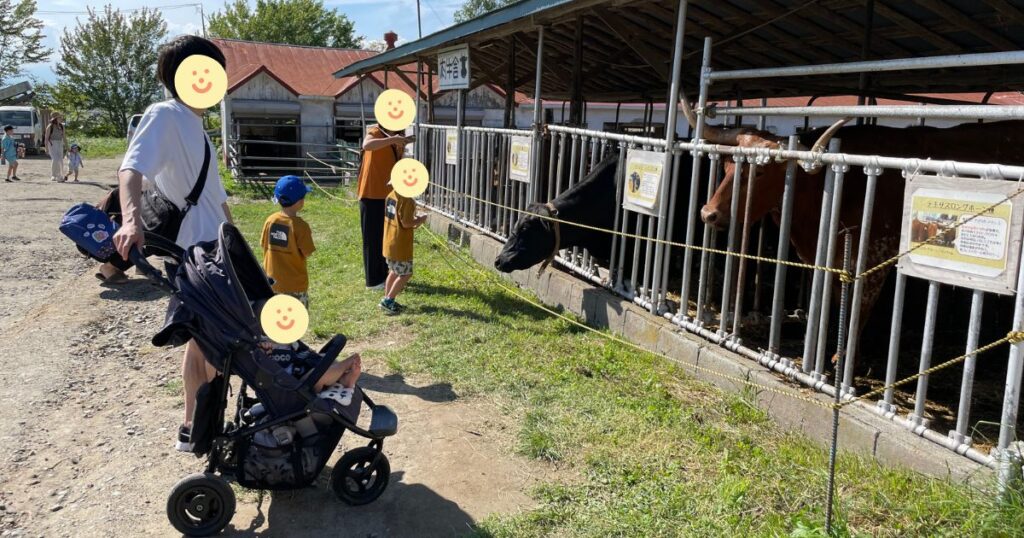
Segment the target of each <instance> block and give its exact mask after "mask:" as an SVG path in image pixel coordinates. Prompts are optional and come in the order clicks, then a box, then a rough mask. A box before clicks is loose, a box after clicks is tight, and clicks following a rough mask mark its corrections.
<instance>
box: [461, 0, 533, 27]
mask: <svg viewBox="0 0 1024 538" xmlns="http://www.w3.org/2000/svg"><path fill="white" fill-rule="evenodd" d="M516 1H518V0H466V3H464V4H462V7H461V8H459V10H458V11H456V12H455V22H466V21H468V20H470V19H475V18H477V17H479V16H480V15H483V14H485V13H488V12H490V11H494V10H495V9H498V8H499V7H505V6H507V5H509V4H511V3H513V2H516Z"/></svg>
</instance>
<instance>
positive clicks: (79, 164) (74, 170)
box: [64, 144, 85, 182]
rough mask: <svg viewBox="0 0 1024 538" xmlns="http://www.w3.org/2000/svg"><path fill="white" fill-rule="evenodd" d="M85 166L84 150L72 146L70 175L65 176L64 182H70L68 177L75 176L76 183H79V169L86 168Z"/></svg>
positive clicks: (69, 159)
mask: <svg viewBox="0 0 1024 538" xmlns="http://www.w3.org/2000/svg"><path fill="white" fill-rule="evenodd" d="M84 167H85V164H84V161H83V160H82V148H80V147H78V144H71V150H70V151H68V173H67V175H65V176H64V181H67V180H68V176H70V175H71V174H75V181H76V182H77V181H78V169H79V168H84Z"/></svg>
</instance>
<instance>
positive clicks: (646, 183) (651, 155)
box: [622, 150, 665, 215]
mask: <svg viewBox="0 0 1024 538" xmlns="http://www.w3.org/2000/svg"><path fill="white" fill-rule="evenodd" d="M664 166H665V155H664V154H663V153H659V152H656V151H644V150H630V151H629V153H627V154H626V172H625V174H626V176H625V181H624V182H623V183H624V184H623V189H624V191H625V192H623V196H622V207H623V208H624V209H628V210H630V211H634V212H637V213H643V214H644V215H657V214H658V211H659V205H658V194H659V192H660V190H661V181H662V175H663V174H662V171H663V170H664Z"/></svg>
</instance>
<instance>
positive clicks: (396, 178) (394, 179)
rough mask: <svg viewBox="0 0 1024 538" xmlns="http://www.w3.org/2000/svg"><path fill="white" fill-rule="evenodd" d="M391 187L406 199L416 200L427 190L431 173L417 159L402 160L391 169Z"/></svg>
mask: <svg viewBox="0 0 1024 538" xmlns="http://www.w3.org/2000/svg"><path fill="white" fill-rule="evenodd" d="M389 183H390V184H391V187H392V188H393V189H395V191H396V192H398V194H401V195H402V196H404V197H406V198H415V197H417V196H419V195H421V194H423V191H425V190H427V185H429V184H430V172H427V167H426V166H423V163H421V162H419V161H417V160H416V159H402V160H400V161H398V162H397V163H395V166H394V167H393V168H392V169H391V181H390V182H389Z"/></svg>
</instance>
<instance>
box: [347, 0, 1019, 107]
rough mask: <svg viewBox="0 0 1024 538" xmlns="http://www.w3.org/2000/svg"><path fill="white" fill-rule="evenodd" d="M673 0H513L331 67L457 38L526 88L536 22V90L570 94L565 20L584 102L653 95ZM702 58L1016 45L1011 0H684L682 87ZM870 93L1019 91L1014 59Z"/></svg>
mask: <svg viewBox="0 0 1024 538" xmlns="http://www.w3.org/2000/svg"><path fill="white" fill-rule="evenodd" d="M677 6H678V0H575V1H573V0H523V1H520V2H516V3H514V4H511V5H509V6H506V7H504V8H502V9H499V10H496V11H493V12H490V13H488V14H486V15H483V16H481V17H478V18H476V19H473V20H471V21H467V22H464V23H462V24H458V25H455V26H452V27H450V28H447V29H445V30H442V31H439V32H436V33H434V34H431V35H429V36H427V37H424V38H423V39H420V40H417V41H412V42H409V43H406V44H404V45H402V46H401V47H398V48H395V49H393V50H390V51H387V52H385V53H382V54H380V55H378V56H374V57H372V58H366V59H362V60H359V61H357V62H355V63H353V64H351V65H349V66H348V67H346V68H345V69H342V70H340V71H338V72H336V73H335V76H336V77H340V78H345V77H349V76H352V75H354V74H359V73H367V72H372V71H375V70H379V69H382V68H384V67H387V66H395V65H402V64H406V63H409V62H412V61H415V60H416V59H417V58H422V59H424V60H427V61H430V62H434V61H435V57H436V53H437V51H438V50H440V49H443V48H445V47H449V46H452V45H456V44H460V43H469V45H470V47H471V52H470V62H471V67H472V75H473V78H474V80H473V83H474V84H480V83H484V82H496V83H499V84H501V85H503V86H504V85H505V84H506V80H507V78H508V77H507V73H508V71H509V65H508V62H509V59H510V58H513V57H514V58H515V68H514V73H515V78H516V80H515V84H516V87H517V89H518V90H520V91H523V92H526V93H528V94H530V95H532V93H533V81H534V69H535V64H536V58H535V56H534V53H535V51H536V48H537V47H536V46H537V34H538V32H537V27H538V25H543V26H544V27H545V33H544V40H545V51H544V70H543V76H542V97H544V98H549V99H567V98H569V96H570V93H571V80H572V78H573V77H572V76H571V75H570V73H571V72H572V64H573V50H574V45H575V35H576V31H577V21H579V25H580V30H581V34H580V35H582V40H581V41H582V48H583V60H582V90H583V96H584V98H585V99H587V100H593V101H601V100H603V101H620V100H622V101H642V100H647V99H651V100H659V99H662V100H663V99H664V96H665V93H666V92H667V89H668V85H669V84H668V81H667V79H668V73H669V67H670V62H671V56H672V44H673V40H674V23H675V18H676V17H675V13H676V9H677ZM705 37H711V38H713V40H714V43H715V46H714V50H713V52H712V67H713V68H714V69H715V70H737V69H753V68H770V67H783V66H798V65H814V64H829V63H845V62H854V61H861V60H864V59H868V60H881V59H896V58H914V57H926V56H941V55H956V54H970V53H986V52H1006V51H1021V50H1024V3H1022V2H1021V1H1020V0H985V1H977V0H912V1H908V0H873V1H872V0H690V2H689V6H688V9H687V21H686V40H685V43H684V59H685V61H684V65H683V74H684V80H683V88H684V90H686V92H687V93H689V94H691V95H692V94H694V93H695V92H696V89H697V87H698V81H699V73H700V62H701V52H702V49H703V40H704V38H705ZM859 78H860V75H859V74H855V73H854V74H846V75H829V76H813V77H810V76H808V77H801V78H785V79H771V78H766V79H755V80H742V81H727V82H719V83H716V84H714V85H712V87H711V98H713V99H730V98H735V97H736V96H737V94H738V95H739V96H740V97H742V98H744V99H749V98H754V97H780V96H800V95H835V94H849V93H851V92H855V91H856V90H857V88H858V83H859ZM868 80H869V91H868V92H866V93H869V94H873V95H875V96H877V97H894V96H898V95H901V94H911V93H950V92H977V91H981V92H985V91H1001V90H1022V89H1024V69H1022V68H1021V66H1019V65H1018V66H1006V65H996V66H985V67H971V68H958V69H933V70H930V71H918V72H908V71H892V72H872V73H870V74H869V79H868Z"/></svg>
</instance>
